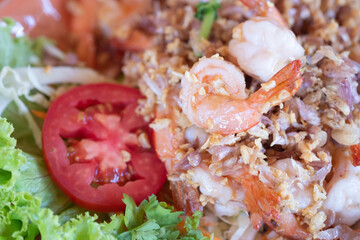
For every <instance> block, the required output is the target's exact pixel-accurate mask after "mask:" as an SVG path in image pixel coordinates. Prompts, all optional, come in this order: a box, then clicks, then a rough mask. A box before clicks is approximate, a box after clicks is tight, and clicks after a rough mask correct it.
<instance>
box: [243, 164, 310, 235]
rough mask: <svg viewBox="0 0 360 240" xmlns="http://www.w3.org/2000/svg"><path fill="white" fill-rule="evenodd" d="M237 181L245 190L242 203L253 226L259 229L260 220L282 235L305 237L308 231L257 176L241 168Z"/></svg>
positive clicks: (276, 194) (277, 195) (278, 196)
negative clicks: (248, 213) (280, 205)
mask: <svg viewBox="0 0 360 240" xmlns="http://www.w3.org/2000/svg"><path fill="white" fill-rule="evenodd" d="M237 181H239V182H240V183H241V186H242V187H243V189H244V192H245V199H244V203H245V205H246V207H247V209H248V211H249V212H250V214H251V215H250V219H251V223H252V225H253V228H255V229H257V230H258V229H259V228H260V226H261V224H262V220H263V221H264V222H265V223H266V224H267V225H268V226H270V227H271V228H272V229H274V230H275V231H276V232H277V233H278V234H280V235H282V236H287V237H291V238H293V239H306V238H307V237H309V236H310V235H309V233H307V232H306V230H305V229H304V228H303V227H302V226H301V225H300V224H299V223H298V221H297V220H296V218H295V215H294V214H292V213H291V211H290V209H288V208H286V207H285V208H282V209H281V210H280V208H279V204H280V202H281V198H280V195H279V194H278V193H276V192H275V191H274V190H273V189H271V188H270V187H268V186H266V185H265V184H264V183H263V182H261V181H260V180H259V178H258V177H257V176H253V175H251V174H250V173H249V172H248V171H246V170H243V171H242V173H241V174H238V177H237Z"/></svg>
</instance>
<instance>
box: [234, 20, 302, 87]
mask: <svg viewBox="0 0 360 240" xmlns="http://www.w3.org/2000/svg"><path fill="white" fill-rule="evenodd" d="M229 52H230V54H231V55H232V56H233V57H235V58H236V59H237V63H238V64H239V66H240V68H241V69H242V70H243V71H244V72H246V73H247V74H249V75H250V76H252V77H254V78H255V79H257V80H259V81H261V82H267V81H268V80H269V79H270V78H271V77H272V76H273V75H274V74H275V73H277V72H278V71H279V70H280V69H281V68H283V67H284V66H285V65H286V64H288V63H290V62H291V61H293V60H294V59H298V58H300V57H302V56H303V55H304V49H303V48H302V46H301V45H300V44H299V43H298V42H297V40H296V37H295V34H294V33H293V32H292V31H291V30H289V29H288V28H287V27H284V26H283V25H281V24H279V23H278V22H276V21H274V20H272V19H270V18H263V17H256V18H253V19H251V20H247V21H245V22H243V23H241V24H240V25H238V26H236V27H235V28H234V29H233V39H232V40H230V42H229Z"/></svg>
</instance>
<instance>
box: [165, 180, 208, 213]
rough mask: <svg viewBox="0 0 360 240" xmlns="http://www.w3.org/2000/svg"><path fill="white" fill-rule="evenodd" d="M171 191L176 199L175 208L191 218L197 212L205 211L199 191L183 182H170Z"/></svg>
mask: <svg viewBox="0 0 360 240" xmlns="http://www.w3.org/2000/svg"><path fill="white" fill-rule="evenodd" d="M170 189H171V192H172V195H173V199H174V206H175V208H176V209H177V210H179V211H184V212H185V214H186V215H188V216H191V215H192V214H193V213H194V212H195V211H203V206H202V205H201V203H200V201H199V191H198V190H197V189H195V188H194V187H192V186H190V185H188V184H186V183H184V182H183V181H181V180H175V181H170Z"/></svg>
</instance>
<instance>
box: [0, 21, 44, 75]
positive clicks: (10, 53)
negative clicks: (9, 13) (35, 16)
mask: <svg viewBox="0 0 360 240" xmlns="http://www.w3.org/2000/svg"><path fill="white" fill-rule="evenodd" d="M15 27H17V25H16V23H15V21H14V20H12V19H10V18H5V19H3V20H2V21H1V24H0V42H1V44H0V69H1V68H3V67H4V66H10V67H20V66H27V65H30V64H38V63H39V62H40V60H41V59H42V55H43V48H44V45H45V44H49V43H50V41H49V40H47V39H46V38H38V39H35V40H30V39H29V38H28V37H27V36H19V37H18V36H14V34H12V31H13V29H14V28H15Z"/></svg>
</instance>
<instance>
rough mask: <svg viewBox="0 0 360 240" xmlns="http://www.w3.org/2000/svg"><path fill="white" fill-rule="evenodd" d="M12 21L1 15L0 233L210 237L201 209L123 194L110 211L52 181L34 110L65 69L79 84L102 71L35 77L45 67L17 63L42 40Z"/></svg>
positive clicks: (37, 53) (41, 107) (30, 60)
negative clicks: (76, 200)
mask: <svg viewBox="0 0 360 240" xmlns="http://www.w3.org/2000/svg"><path fill="white" fill-rule="evenodd" d="M15 24H16V23H15V22H14V21H13V20H10V19H3V20H2V21H0V41H1V43H2V44H1V45H0V70H1V74H0V85H1V86H0V109H1V111H0V240H3V239H4V240H5V239H6V240H8V239H19V240H20V239H28V240H33V239H39V236H40V237H41V239H44V240H47V239H51V240H53V239H54V240H57V239H70V240H72V239H74V240H77V239H79V240H87V239H89V240H92V239H94V240H95V239H96V240H97V239H106V240H111V239H119V240H122V239H124V240H127V239H129V240H130V239H131V240H135V239H136V240H152V239H184V240H192V239H194V240H196V239H208V238H206V237H204V236H203V234H202V232H201V231H199V230H197V227H198V225H199V219H200V217H201V215H202V214H201V213H200V212H196V213H195V214H194V215H193V217H186V218H185V217H181V216H182V215H183V212H175V211H174V209H173V208H172V207H171V206H169V205H168V204H166V203H165V202H159V201H158V200H157V199H156V197H155V196H154V195H153V196H150V197H149V199H148V200H144V201H143V202H142V203H141V204H140V205H139V206H136V204H135V203H134V201H133V199H132V198H131V197H129V196H127V195H124V199H123V201H124V202H125V204H126V206H127V207H126V211H125V213H124V214H118V215H117V214H114V215H112V216H111V217H110V216H109V215H108V214H104V213H94V212H88V211H86V210H85V209H82V208H81V207H78V206H75V205H74V204H73V203H72V202H71V201H70V199H68V198H67V197H66V196H65V195H64V194H63V193H62V192H61V191H60V190H59V189H58V188H57V186H56V185H55V184H54V183H53V182H52V180H51V178H50V176H49V174H48V172H47V170H46V167H45V164H44V161H43V157H42V151H41V149H40V146H39V144H38V141H36V139H37V140H38V138H36V136H35V135H34V129H33V127H34V126H36V127H37V128H38V129H41V126H42V123H43V122H42V119H39V118H37V117H36V116H35V115H33V114H32V113H31V110H36V111H46V105H47V104H48V102H46V101H48V98H49V94H48V91H50V90H51V91H50V92H53V91H54V90H52V88H50V87H49V85H48V84H54V83H62V82H67V81H68V76H69V75H71V76H73V77H74V78H75V79H76V81H77V83H85V82H87V81H89V80H88V79H90V80H91V81H98V79H99V75H97V74H95V73H94V72H93V71H90V70H89V69H73V68H66V67H65V68H64V67H59V68H58V69H55V70H54V72H56V71H57V72H60V71H61V72H65V73H66V74H60V75H59V74H55V75H56V76H60V79H57V80H56V81H55V82H49V81H48V78H50V77H52V75H53V74H47V76H45V77H46V79H45V80H44V79H42V80H41V81H39V79H35V78H39V77H40V78H41V76H42V75H44V73H43V72H44V71H43V70H41V69H35V70H34V68H30V67H29V68H28V69H21V68H18V67H24V66H27V65H31V64H37V63H38V62H37V61H38V60H39V59H40V60H41V57H42V49H43V47H44V44H45V43H46V42H47V40H44V39H37V40H30V39H29V38H27V37H26V36H21V37H16V36H14V32H13V27H14V26H15ZM10 67H14V69H11V68H10ZM37 71H39V72H40V73H39V74H37ZM41 74H42V75H41ZM56 76H55V77H56ZM89 76H90V77H89ZM43 78H44V76H43ZM58 78H59V77H58ZM64 79H65V80H64ZM83 79H86V81H85V80H83ZM95 79H96V80H95ZM101 80H102V81H103V80H104V79H101ZM52 81H53V80H52ZM40 83H41V84H44V85H39V84H40ZM45 83H46V84H45ZM40 94H41V96H42V97H40ZM44 101H45V104H40V103H43V102H44ZM1 104H3V105H1ZM29 120H31V121H29ZM30 122H31V123H32V125H31V124H29V123H30ZM34 136H35V139H34ZM182 219H185V220H182ZM182 223H184V224H183V225H184V227H181V226H182Z"/></svg>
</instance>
